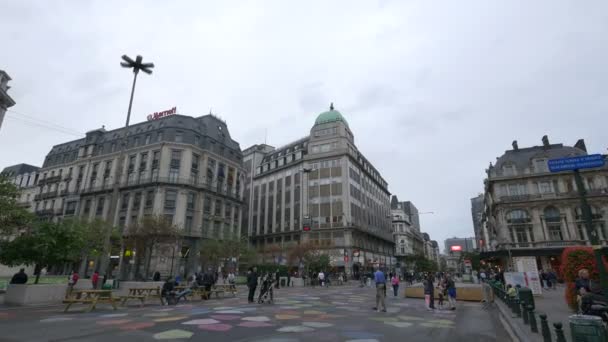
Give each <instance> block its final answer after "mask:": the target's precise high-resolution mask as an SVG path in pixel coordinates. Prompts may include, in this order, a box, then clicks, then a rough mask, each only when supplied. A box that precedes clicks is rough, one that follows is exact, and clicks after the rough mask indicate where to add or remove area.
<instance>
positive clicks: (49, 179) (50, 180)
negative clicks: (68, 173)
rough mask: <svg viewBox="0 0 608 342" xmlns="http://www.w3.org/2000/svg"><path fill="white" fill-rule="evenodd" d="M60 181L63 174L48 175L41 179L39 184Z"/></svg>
mask: <svg viewBox="0 0 608 342" xmlns="http://www.w3.org/2000/svg"><path fill="white" fill-rule="evenodd" d="M59 181H61V176H53V177H47V178H43V179H39V180H38V185H44V184H49V183H55V182H59Z"/></svg>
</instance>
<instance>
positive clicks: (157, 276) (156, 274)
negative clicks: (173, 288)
mask: <svg viewBox="0 0 608 342" xmlns="http://www.w3.org/2000/svg"><path fill="white" fill-rule="evenodd" d="M152 280H154V281H160V272H158V271H156V272H154V276H153V277H152Z"/></svg>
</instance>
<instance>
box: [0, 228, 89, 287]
mask: <svg viewBox="0 0 608 342" xmlns="http://www.w3.org/2000/svg"><path fill="white" fill-rule="evenodd" d="M84 245H85V231H84V229H83V228H82V226H81V225H76V224H71V223H65V222H60V223H54V222H35V224H34V225H33V226H32V228H31V229H30V230H29V231H28V232H26V233H24V234H22V235H20V236H17V237H16V238H15V239H13V240H12V241H7V240H4V241H0V262H1V263H3V264H6V265H9V266H18V265H23V264H25V265H28V266H29V265H35V269H36V272H35V273H36V280H35V282H34V283H35V284H38V280H39V278H40V272H39V270H40V269H41V268H43V267H47V266H53V265H58V264H62V263H66V262H75V261H77V260H78V259H79V258H80V256H81V251H82V248H83V246H84Z"/></svg>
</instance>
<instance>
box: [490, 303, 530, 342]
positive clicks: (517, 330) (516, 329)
mask: <svg viewBox="0 0 608 342" xmlns="http://www.w3.org/2000/svg"><path fill="white" fill-rule="evenodd" d="M494 305H496V307H497V308H498V312H499V314H500V316H501V317H502V318H503V320H504V322H506V323H507V324H508V325H509V328H510V329H511V331H512V332H513V334H514V335H515V336H516V337H517V339H518V340H519V342H535V341H537V339H532V338H530V337H531V334H532V333H531V332H526V331H524V330H523V329H522V328H521V326H520V325H519V324H517V322H515V321H514V320H513V313H512V312H511V310H509V308H508V307H507V306H506V305H505V304H503V303H500V302H499V301H494Z"/></svg>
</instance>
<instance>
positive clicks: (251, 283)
mask: <svg viewBox="0 0 608 342" xmlns="http://www.w3.org/2000/svg"><path fill="white" fill-rule="evenodd" d="M257 270H258V269H257V268H255V267H254V268H249V271H248V272H247V287H248V288H249V296H248V297H247V301H248V302H249V303H253V297H254V296H255V288H256V287H257V286H258V273H257Z"/></svg>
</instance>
